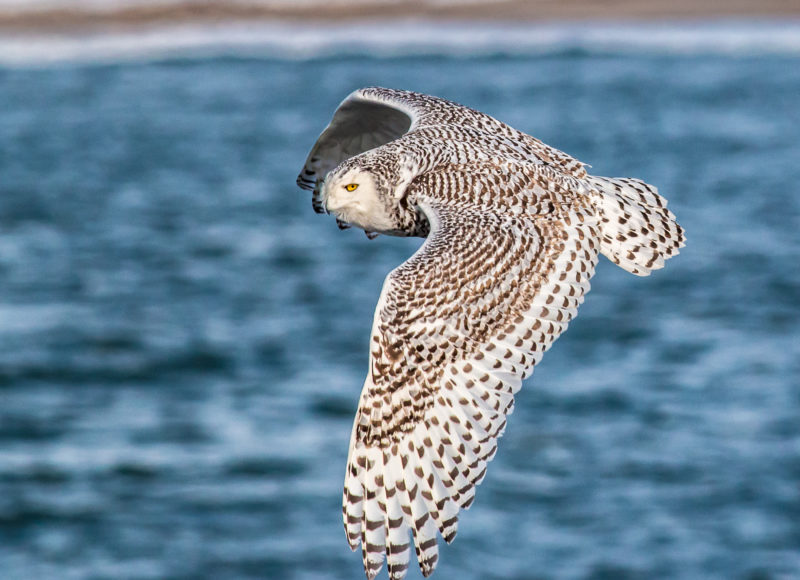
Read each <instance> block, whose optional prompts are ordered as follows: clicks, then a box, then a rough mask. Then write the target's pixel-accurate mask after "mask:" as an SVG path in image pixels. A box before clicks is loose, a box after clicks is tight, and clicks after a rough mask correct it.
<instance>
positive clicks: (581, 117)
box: [0, 51, 800, 580]
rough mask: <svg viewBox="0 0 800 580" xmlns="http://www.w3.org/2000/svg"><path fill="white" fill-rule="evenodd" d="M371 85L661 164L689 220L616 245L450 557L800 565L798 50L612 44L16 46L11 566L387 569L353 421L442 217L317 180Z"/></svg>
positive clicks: (4, 357)
mask: <svg viewBox="0 0 800 580" xmlns="http://www.w3.org/2000/svg"><path fill="white" fill-rule="evenodd" d="M371 84H380V85H385V86H391V87H398V88H408V89H414V90H419V91H423V92H428V93H433V94H436V95H440V96H444V97H448V98H451V99H454V100H457V101H460V102H463V103H465V104H468V105H471V106H473V107H476V108H478V109H481V110H484V111H486V112H488V113H490V114H492V115H494V116H496V117H498V118H500V119H502V120H504V121H507V122H509V123H510V124H511V125H513V126H515V127H517V128H519V129H521V130H524V131H527V132H529V133H531V134H533V135H535V136H537V137H539V138H541V139H543V140H544V141H546V142H548V143H550V144H552V145H554V146H557V147H559V148H561V149H564V150H566V151H568V152H569V153H571V154H573V155H574V156H576V157H577V158H579V159H581V160H583V161H585V162H587V163H591V164H592V165H593V170H592V171H593V172H594V173H597V174H600V175H612V176H614V175H618V176H636V177H640V178H643V179H645V180H647V181H649V182H651V183H654V184H656V185H658V186H659V188H660V191H661V192H662V193H663V194H664V195H665V196H666V197H667V198H668V199H669V200H670V207H671V208H672V209H673V210H674V212H675V213H676V214H677V216H678V219H679V221H680V223H681V224H682V225H683V226H684V227H685V228H686V230H687V235H688V245H687V247H686V248H685V249H684V250H683V252H682V253H681V255H680V256H678V257H677V258H675V259H674V260H671V261H669V262H668V264H667V267H666V269H665V270H663V271H660V272H656V273H655V274H654V275H653V276H651V277H650V278H644V279H639V278H636V277H634V276H631V275H629V274H627V273H625V272H623V271H622V270H620V269H619V268H617V267H615V266H613V265H612V264H610V263H608V262H607V261H605V260H603V262H602V263H601V264H600V267H599V271H598V273H597V275H596V277H595V278H594V283H593V290H592V292H591V293H590V294H589V295H588V297H587V300H586V302H585V304H584V305H583V307H582V309H581V313H580V315H579V316H578V318H577V319H576V321H575V322H574V323H573V324H572V325H571V327H570V329H569V331H568V332H567V333H566V334H565V335H564V336H563V337H562V338H561V339H560V340H559V341H558V342H557V343H556V345H555V346H554V347H553V349H552V350H551V351H550V352H549V353H548V354H547V355H546V356H545V358H544V360H543V362H542V363H541V365H540V366H539V367H538V368H537V371H536V373H534V376H533V377H532V378H531V379H530V380H528V381H527V383H526V385H525V387H524V389H523V391H522V392H521V393H520V395H519V397H518V402H517V406H516V411H515V413H514V415H513V416H512V417H511V420H510V421H509V427H508V429H507V431H506V435H505V437H504V438H503V439H502V441H501V444H500V449H499V452H498V454H497V457H496V458H495V460H494V461H493V462H492V464H491V465H490V469H489V471H488V475H487V478H486V480H485V481H484V483H483V484H482V485H481V487H480V488H479V490H478V494H477V499H476V502H475V504H474V506H473V507H472V508H471V509H470V510H469V511H468V512H465V513H463V515H462V518H461V525H460V529H459V535H458V538H457V539H456V541H455V542H454V544H452V545H451V546H447V547H443V549H442V554H441V561H440V565H439V569H438V570H437V572H436V575H435V576H434V578H441V579H448V578H459V579H479V578H480V579H494V578H497V579H500V578H504V579H505V578H508V579H510V578H519V579H559V580H560V579H601V578H605V579H628V578H648V579H650V578H680V579H684V578H685V579H689V578H721V579H723V578H724V579H742V580H745V579H746V580H756V579H758V580H764V579H789V578H800V267H798V256H800V234H799V233H798V232H800V139H798V136H799V135H800V107H798V99H799V98H800V97H799V96H800V59H798V58H797V57H789V56H784V57H782V56H761V57H756V56H752V57H748V56H740V57H731V56H700V55H694V56H693V55H680V54H666V53H665V54H657V53H652V54H647V55H639V56H637V55H635V54H628V55H624V54H617V55H615V54H603V53H599V52H592V51H567V52H562V53H557V52H556V53H553V54H549V55H540V56H531V57H518V58H510V57H502V56H491V55H488V56H486V57H483V58H455V57H454V58H446V57H433V56H431V57H419V58H388V59H372V58H369V57H366V56H365V57H352V58H336V59H333V58H331V59H324V58H318V59H313V60H305V61H303V60H300V61H288V60H287V61H281V60H268V59H261V58H232V57H229V58H212V57H207V58H194V59H179V58H175V59H172V60H162V61H154V62H144V63H127V64H106V65H80V64H72V65H70V64H63V65H59V66H57V67H53V68H40V69H24V68H16V69H0V577H1V578H3V579H4V580H29V579H101V578H113V579H118V578H124V579H214V580H234V579H255V578H261V579H263V578H268V579H317V578H332V579H333V578H341V579H345V578H347V579H353V578H356V579H357V578H361V577H363V575H362V572H361V558H360V555H358V554H352V553H351V552H350V551H349V549H348V548H347V545H346V541H345V538H344V532H343V530H342V526H341V511H340V497H341V495H340V494H341V485H342V481H343V474H344V464H345V458H346V454H347V444H348V439H349V435H350V428H351V421H352V418H353V416H354V412H355V408H356V403H357V400H358V395H359V392H360V389H361V384H362V381H363V377H364V374H365V372H366V365H367V343H368V334H369V328H370V324H371V318H372V313H373V308H374V305H375V302H376V300H377V297H378V293H379V290H380V285H381V282H382V280H383V277H384V276H385V275H386V273H387V272H388V271H389V270H390V269H392V268H393V267H394V266H396V265H397V264H399V263H400V262H401V261H403V260H404V259H405V258H406V257H407V256H408V255H410V254H411V252H413V250H414V249H415V248H416V247H417V245H418V244H419V241H418V240H399V239H389V238H385V237H381V238H378V239H377V240H375V241H368V240H367V239H366V237H365V236H364V235H363V234H362V233H361V232H358V231H355V230H350V231H347V232H339V231H338V230H337V228H336V226H335V224H334V222H333V220H332V219H331V218H329V217H328V218H323V217H320V216H317V215H315V214H314V213H313V212H312V210H311V204H310V199H309V195H308V194H307V193H306V192H301V191H300V190H299V189H297V188H296V186H295V184H294V179H295V176H296V174H297V172H298V171H299V169H300V166H301V165H302V163H303V161H304V158H305V155H306V152H307V150H308V148H309V147H310V145H311V144H312V143H313V141H314V139H315V138H316V135H317V134H318V133H319V131H321V129H322V128H323V127H324V125H325V124H326V123H327V121H328V120H329V118H330V114H331V112H332V111H333V109H334V108H335V106H336V105H337V104H338V102H339V101H340V100H341V99H342V98H343V97H344V96H345V95H346V94H347V93H349V92H350V91H351V90H353V89H355V88H358V87H360V86H364V85H371ZM383 574H384V575H385V572H383ZM383 577H385V576H383ZM420 577H421V576H420V575H419V572H418V571H416V570H412V572H411V573H410V574H409V578H420Z"/></svg>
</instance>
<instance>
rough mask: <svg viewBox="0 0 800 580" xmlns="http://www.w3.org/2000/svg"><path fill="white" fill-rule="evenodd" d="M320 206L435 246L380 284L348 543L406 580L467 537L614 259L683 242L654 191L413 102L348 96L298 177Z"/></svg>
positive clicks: (515, 134) (663, 251)
mask: <svg viewBox="0 0 800 580" xmlns="http://www.w3.org/2000/svg"><path fill="white" fill-rule="evenodd" d="M297 182H298V185H300V187H302V188H304V189H309V190H312V191H313V196H312V199H313V206H314V209H315V210H316V211H317V212H326V213H332V214H334V216H336V220H337V223H338V224H339V226H340V227H342V228H345V227H349V226H357V227H359V228H362V229H363V230H364V231H366V233H367V235H368V236H370V237H374V236H375V235H378V234H389V235H393V236H420V237H425V238H427V239H426V240H425V242H424V243H423V244H422V246H421V247H420V249H419V250H418V251H417V252H416V253H415V254H414V255H413V256H411V258H409V259H408V260H407V261H406V262H404V263H403V264H401V265H400V266H399V267H397V268H396V269H395V270H393V271H392V272H391V273H390V274H389V275H388V276H387V277H386V280H385V282H384V284H383V289H382V291H381V294H380V298H379V300H378V305H377V308H376V310H375V318H374V321H373V325H372V337H371V340H370V358H369V370H368V372H367V377H366V380H365V383H364V388H363V391H362V392H361V399H360V402H359V407H358V412H357V414H356V418H355V422H354V425H353V431H352V435H351V439H350V451H349V457H348V460H347V470H346V474H345V483H344V497H343V517H344V527H345V532H346V534H347V540H348V542H349V543H350V546H351V548H352V549H353V550H355V549H356V548H357V547H358V545H359V543H360V544H361V547H362V555H363V559H364V569H365V572H366V575H367V577H368V578H370V579H372V578H374V577H375V576H376V575H377V574H378V572H379V571H380V569H381V567H382V566H383V561H384V558H385V559H386V562H387V567H388V572H389V576H390V577H391V578H393V579H401V578H403V577H404V576H405V574H406V571H407V570H408V566H409V557H410V552H411V547H410V537H409V532H411V534H410V535H411V537H412V538H413V543H414V549H415V551H416V555H417V561H418V563H419V566H420V569H421V570H422V574H423V575H424V576H426V577H427V576H428V575H430V574H431V573H432V572H433V570H434V568H435V567H436V563H437V560H438V547H437V539H436V536H437V532H438V533H439V534H441V536H442V537H443V538H444V540H445V541H446V542H448V543H449V542H451V541H452V540H453V538H454V537H455V535H456V528H457V522H458V512H459V510H460V509H462V508H467V507H469V506H470V504H471V503H472V500H473V498H474V496H475V486H476V485H477V484H478V483H480V481H481V480H482V479H483V477H484V474H485V473H486V466H487V463H488V462H489V461H490V460H491V459H492V457H493V456H494V454H495V451H496V449H497V440H498V438H499V437H500V436H501V435H502V433H503V430H504V428H505V426H506V416H507V415H509V414H510V413H511V411H512V408H513V406H514V395H515V393H516V392H517V391H518V390H519V388H520V386H521V384H522V381H523V379H525V378H526V377H527V376H529V375H530V374H531V372H532V371H533V367H534V365H536V364H537V363H538V362H539V360H540V359H541V358H542V355H543V354H544V352H545V351H546V350H547V349H548V348H549V347H550V345H552V344H553V341H555V339H556V338H557V337H558V336H559V335H560V334H561V333H562V332H563V331H564V330H565V329H566V328H567V324H568V323H569V321H570V320H572V319H573V318H574V317H575V314H576V312H577V308H578V305H579V304H581V303H582V302H583V297H584V295H585V294H586V292H588V291H589V280H590V278H591V277H592V274H593V272H594V269H595V265H596V264H597V260H598V255H599V254H603V255H605V256H606V257H607V258H609V259H610V260H612V261H613V262H614V263H616V264H618V265H619V266H621V267H622V268H624V269H625V270H627V271H628V272H631V273H633V274H637V275H639V276H646V275H648V274H649V273H650V272H651V270H655V269H658V268H661V267H663V266H664V260H665V259H667V258H669V257H671V256H674V255H676V254H677V253H678V250H679V248H681V247H682V246H683V245H684V236H683V230H682V228H681V227H680V226H679V225H678V224H677V223H676V222H675V216H674V215H673V214H672V213H671V212H670V211H669V210H668V209H667V208H666V205H667V202H666V201H665V200H664V198H662V197H661V196H659V195H658V193H657V191H656V188H654V187H653V186H651V185H648V184H646V183H644V182H643V181H640V180H638V179H629V178H608V177H594V176H591V175H589V174H588V173H587V172H586V168H585V166H584V164H583V163H581V162H579V161H577V160H575V159H573V158H572V157H570V156H569V155H567V154H566V153H563V152H561V151H558V150H556V149H554V148H552V147H549V146H547V145H545V144H544V143H542V142H541V141H539V140H538V139H535V138H533V137H531V136H529V135H526V134H525V133H521V132H520V131H517V130H515V129H512V128H511V127H509V126H508V125H506V124H504V123H502V122H500V121H498V120H496V119H494V118H492V117H490V116H489V115H486V114H484V113H481V112H478V111H475V110H473V109H470V108H467V107H464V106H461V105H458V104H456V103H453V102H450V101H446V100H444V99H440V98H437V97H432V96H428V95H423V94H419V93H414V92H410V91H401V90H391V89H384V88H374V87H372V88H365V89H361V90H358V91H355V92H354V93H352V94H351V95H350V96H348V97H347V98H346V99H345V100H344V101H343V102H342V103H341V104H340V105H339V108H338V109H337V110H336V112H335V113H334V116H333V119H332V121H331V123H330V124H329V125H328V127H327V128H326V129H325V130H324V131H323V132H322V134H321V135H320V137H319V139H318V140H317V142H316V143H315V144H314V146H313V147H312V149H311V152H310V154H309V155H308V159H307V160H306V163H305V166H304V167H303V170H302V172H301V173H300V176H299V177H298V179H297Z"/></svg>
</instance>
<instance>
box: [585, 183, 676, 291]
mask: <svg viewBox="0 0 800 580" xmlns="http://www.w3.org/2000/svg"><path fill="white" fill-rule="evenodd" d="M588 179H589V181H590V182H591V183H592V185H593V186H594V188H595V189H596V190H598V191H599V192H600V196H599V199H600V202H599V207H600V251H601V252H602V253H603V255H604V256H606V257H607V258H608V259H609V260H611V261H612V262H614V263H615V264H617V265H619V266H620V267H621V268H624V269H625V270H627V271H628V272H631V273H632V274H636V275H637V276H647V275H649V274H650V272H651V271H652V270H658V269H659V268H663V267H664V261H665V260H667V259H669V258H671V257H672V256H675V255H677V254H678V252H679V249H680V248H682V247H683V246H684V245H685V243H684V242H685V237H684V234H683V228H682V227H681V226H679V225H678V223H677V222H676V221H675V215H674V214H673V213H672V212H671V211H669V210H668V209H667V200H666V199H664V198H663V197H661V196H660V195H658V190H657V189H656V188H655V187H653V186H652V185H649V184H647V183H645V182H644V181H641V180H639V179H632V178H617V177H589V178H588Z"/></svg>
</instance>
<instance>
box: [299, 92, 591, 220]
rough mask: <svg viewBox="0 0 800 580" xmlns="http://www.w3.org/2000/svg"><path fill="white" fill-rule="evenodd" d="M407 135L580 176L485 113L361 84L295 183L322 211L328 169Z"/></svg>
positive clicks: (573, 166)
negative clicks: (548, 166) (414, 135)
mask: <svg viewBox="0 0 800 580" xmlns="http://www.w3.org/2000/svg"><path fill="white" fill-rule="evenodd" d="M412 133H414V134H417V136H421V137H423V140H425V139H427V140H429V141H428V142H435V143H439V144H441V143H444V142H450V143H461V144H468V146H469V148H470V150H471V151H470V153H469V157H475V158H477V156H478V150H482V152H483V153H484V154H486V155H488V156H499V157H504V158H507V159H514V160H517V161H524V162H526V163H538V164H546V165H551V166H553V167H555V168H557V169H558V171H559V172H561V173H563V174H565V175H572V176H574V177H578V178H582V177H585V176H586V170H585V169H584V164H583V163H581V162H580V161H578V160H576V159H574V158H573V157H571V156H569V155H567V154H566V153H564V152H563V151H559V150H558V149H555V148H553V147H550V146H549V145H546V144H545V143H543V142H541V141H540V140H538V139H536V138H534V137H531V136H530V135H527V134H525V133H522V132H521V131H517V130H516V129H513V128H512V127H509V126H508V125H506V124H505V123H502V122H500V121H498V120H497V119H495V118H494V117H491V116H489V115H487V114H485V113H481V112H480V111H476V110H474V109H470V108H469V107H465V106H463V105H459V104H458V103H454V102H452V101H448V100H445V99H441V98H439V97H433V96H430V95H423V94H421V93H415V92H412V91H403V90H397V89H386V88H382V87H367V88H363V89H359V90H357V91H354V92H353V93H351V94H350V95H348V96H347V98H345V99H344V101H342V102H341V104H340V105H339V107H338V108H337V109H336V111H335V112H334V114H333V119H331V122H330V124H329V125H328V126H327V127H326V128H325V130H324V131H323V132H322V133H321V134H320V136H319V137H318V138H317V141H316V143H314V145H313V147H312V148H311V151H310V152H309V154H308V157H307V158H306V161H305V163H304V165H303V169H302V171H301V172H300V175H298V176H297V185H299V186H300V187H301V188H303V189H307V190H309V191H313V192H314V195H313V196H312V203H313V206H314V211H316V212H317V213H324V211H325V209H324V207H323V205H322V200H321V198H320V189H321V187H322V182H323V180H324V179H325V176H326V175H327V174H328V173H329V172H330V171H331V170H332V169H334V168H335V167H336V166H337V165H339V164H340V163H341V162H342V161H345V160H346V159H349V158H350V157H353V156H355V155H358V154H360V153H363V152H365V151H368V150H370V149H375V148H376V147H380V146H382V145H386V144H387V143H390V142H392V141H395V140H397V139H400V138H402V137H403V136H405V135H409V134H412ZM456 148H458V146H456Z"/></svg>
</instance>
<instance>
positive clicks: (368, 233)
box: [364, 230, 380, 240]
mask: <svg viewBox="0 0 800 580" xmlns="http://www.w3.org/2000/svg"><path fill="white" fill-rule="evenodd" d="M364 233H365V234H367V238H369V239H370V240H374V239H375V238H377V237H378V236H379V235H380V234H379V233H378V232H368V231H367V230H364Z"/></svg>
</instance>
